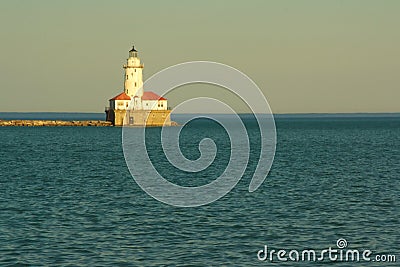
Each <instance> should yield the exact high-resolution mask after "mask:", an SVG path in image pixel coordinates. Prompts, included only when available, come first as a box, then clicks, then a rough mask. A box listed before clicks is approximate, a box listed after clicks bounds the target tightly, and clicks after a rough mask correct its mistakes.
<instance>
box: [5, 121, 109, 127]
mask: <svg viewBox="0 0 400 267" xmlns="http://www.w3.org/2000/svg"><path fill="white" fill-rule="evenodd" d="M0 126H97V127H104V126H112V123H111V122H109V121H60V120H55V121H51V120H0Z"/></svg>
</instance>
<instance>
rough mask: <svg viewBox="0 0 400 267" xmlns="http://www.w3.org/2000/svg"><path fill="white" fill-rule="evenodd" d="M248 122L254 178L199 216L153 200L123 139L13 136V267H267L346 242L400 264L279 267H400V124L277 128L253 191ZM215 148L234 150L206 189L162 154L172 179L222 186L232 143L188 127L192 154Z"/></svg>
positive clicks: (7, 230)
mask: <svg viewBox="0 0 400 267" xmlns="http://www.w3.org/2000/svg"><path fill="white" fill-rule="evenodd" d="M79 116H80V118H82V117H85V116H87V117H88V119H91V118H89V117H90V115H79ZM79 116H78V117H79ZM96 116H97V115H96ZM67 117H68V116H67ZM68 118H70V117H68ZM96 118H97V117H96ZM52 119H57V118H52ZM176 120H178V121H179V116H178V118H177V119H176ZM244 120H245V124H246V127H247V130H248V132H249V135H250V137H251V140H250V141H251V151H252V154H251V156H250V163H249V166H248V168H247V170H246V173H245V175H244V177H243V178H242V179H241V181H240V182H239V184H238V185H237V186H236V187H235V188H234V189H233V190H232V191H231V192H230V193H229V194H227V195H226V196H225V197H223V198H221V199H220V200H218V201H216V202H214V203H212V204H209V205H206V206H202V207H197V208H177V207H173V206H169V205H166V204H162V203H160V202H158V201H156V200H154V199H153V198H151V197H150V196H148V195H147V194H146V193H144V192H143V191H142V190H141V189H140V188H139V186H138V185H137V184H136V183H135V182H134V180H133V178H132V177H131V176H130V173H129V171H128V169H127V167H126V164H125V160H124V156H123V152H122V147H121V128H113V127H104V128H102V127H99V128H96V127H93V128H91V127H1V128H0V144H1V149H0V159H1V161H0V169H1V172H0V203H1V207H0V208H1V211H0V266H267V265H271V263H269V262H268V261H267V262H261V261H259V260H258V259H257V252H258V251H259V250H260V249H263V247H264V245H268V247H269V248H271V249H276V250H278V249H286V250H291V249H297V250H302V249H315V250H322V249H326V248H328V247H333V248H336V240H337V239H339V238H345V239H346V240H347V242H348V248H351V249H360V250H362V249H364V250H365V249H370V250H372V251H373V253H374V254H394V255H396V256H397V263H392V264H389V263H378V262H368V263H359V264H356V263H345V262H336V263H332V262H323V263H322V262H319V263H310V262H297V263H294V262H290V263H287V264H283V263H282V262H279V263H276V264H274V265H275V266H281V265H286V266H310V265H312V266H319V265H327V264H333V265H335V266H354V265H356V266H397V265H398V262H399V261H400V253H399V252H400V230H399V225H400V201H399V192H400V177H399V174H400V164H399V162H400V116H395V115H390V116H374V115H370V116H342V117H341V116H333V117H324V116H298V117H296V116H293V115H291V116H286V117H285V116H277V119H276V124H277V137H278V143H277V152H276V158H275V161H274V163H273V167H272V170H271V172H270V174H269V176H268V178H267V179H266V181H265V182H264V184H263V185H262V186H261V187H260V188H259V189H258V190H257V191H255V192H253V193H249V192H248V185H249V182H250V179H251V175H252V171H254V168H255V166H256V163H257V156H258V150H257V147H258V143H259V137H258V130H257V124H256V123H255V122H254V121H253V120H252V118H251V116H248V117H245V119H244ZM149 134H150V136H149V138H150V139H151V138H156V137H157V136H158V135H159V129H157V128H153V129H151V130H150V131H149ZM204 137H211V138H215V139H217V140H218V142H217V144H218V145H219V148H220V147H222V148H220V150H219V153H218V154H217V157H216V161H215V162H214V163H213V165H212V166H210V169H209V170H205V171H204V172H202V175H201V177H196V175H192V176H187V177H189V178H190V179H186V180H183V179H182V180H180V178H179V177H183V176H184V175H182V174H180V175H178V174H176V173H175V172H176V171H178V170H177V169H176V168H174V167H172V166H169V165H168V164H167V163H166V162H165V158H164V156H163V155H161V154H159V153H150V154H151V155H150V156H151V158H152V160H153V161H154V162H155V165H157V166H156V167H158V168H159V169H160V170H162V172H164V174H166V175H169V176H170V177H171V178H170V179H171V181H172V180H173V181H174V182H176V183H181V184H183V185H199V183H200V184H204V183H208V182H210V181H211V180H212V177H213V175H218V174H220V172H222V171H223V168H224V166H225V165H226V163H227V161H228V157H229V153H227V152H228V150H229V149H227V148H229V144H228V143H226V141H227V140H226V141H225V143H224V141H223V140H224V139H226V138H225V137H227V135H226V133H225V132H224V131H223V130H222V129H221V128H220V127H219V126H218V124H215V123H211V122H209V121H204V120H199V121H197V122H194V123H192V124H191V125H189V126H188V127H186V128H185V129H184V132H183V133H182V140H183V141H182V142H183V143H182V152H183V153H184V154H185V155H186V156H187V157H188V158H191V157H192V159H194V158H196V157H198V156H199V152H198V150H197V144H198V143H197V142H198V141H199V140H200V139H201V138H204ZM221 140H222V141H221ZM155 144H156V142H155V143H154V145H155ZM154 151H157V147H154ZM175 174H176V175H175ZM174 177H175V178H174ZM185 177H186V176H185ZM174 179H175V180H174Z"/></svg>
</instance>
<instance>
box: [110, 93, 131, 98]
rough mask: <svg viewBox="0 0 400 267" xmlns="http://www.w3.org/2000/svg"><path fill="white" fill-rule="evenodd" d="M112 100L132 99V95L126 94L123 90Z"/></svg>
mask: <svg viewBox="0 0 400 267" xmlns="http://www.w3.org/2000/svg"><path fill="white" fill-rule="evenodd" d="M110 100H131V97H130V96H129V95H127V94H125V92H122V93H120V94H119V95H117V96H114V97H113V98H111V99H110Z"/></svg>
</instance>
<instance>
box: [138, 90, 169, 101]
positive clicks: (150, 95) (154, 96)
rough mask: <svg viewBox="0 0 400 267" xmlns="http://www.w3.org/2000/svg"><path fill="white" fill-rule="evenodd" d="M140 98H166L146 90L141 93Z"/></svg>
mask: <svg viewBox="0 0 400 267" xmlns="http://www.w3.org/2000/svg"><path fill="white" fill-rule="evenodd" d="M142 100H167V99H166V98H164V97H162V96H159V95H157V94H156V93H154V92H150V91H148V92H144V93H143V96H142Z"/></svg>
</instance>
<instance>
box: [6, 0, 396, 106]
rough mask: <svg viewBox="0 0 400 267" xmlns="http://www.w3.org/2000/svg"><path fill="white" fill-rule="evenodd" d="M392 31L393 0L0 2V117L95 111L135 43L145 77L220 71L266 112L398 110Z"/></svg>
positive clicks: (118, 82) (117, 85) (113, 88)
mask: <svg viewBox="0 0 400 267" xmlns="http://www.w3.org/2000/svg"><path fill="white" fill-rule="evenodd" d="M399 26H400V1H398V0H393V1H389V0H376V1H368V0H359V1H354V0H346V1H339V0H337V1H333V0H332V1H320V0H314V1H282V0H279V1H205V0H202V1H133V0H127V1H122V0H121V1H98V0H94V1H88V0H86V1H70V0H69V1H54V0H48V1H40V0H36V1H16V0H9V1H6V0H2V1H1V2H0V33H1V42H0V47H1V49H0V75H1V79H0V111H24V112H26V111H28V112H29V111H61V112H63V111H69V112H103V111H104V106H105V105H107V100H108V99H109V98H110V97H112V96H114V95H116V94H117V93H119V92H120V91H122V90H123V69H122V65H123V64H125V60H126V58H127V55H128V50H129V49H130V48H131V45H132V44H135V46H136V47H137V49H138V50H139V55H140V58H141V59H142V61H143V62H144V64H145V69H144V77H145V79H146V78H148V77H150V76H151V75H152V74H154V73H156V72H158V71H160V70H162V69H163V68H165V67H168V66H171V65H174V64H177V63H181V62H185V61H193V60H210V61H216V62H221V63H225V64H228V65H231V66H233V67H235V68H237V69H239V70H241V71H242V72H244V73H246V74H247V75H248V76H249V77H251V78H252V79H253V80H254V81H255V82H256V83H257V85H258V86H259V87H260V88H261V89H262V90H263V92H264V94H265V96H266V97H267V99H268V101H269V103H270V105H271V108H272V110H273V112H274V113H307V112H400V103H399V102H400V101H399V99H400V30H399ZM186 87H187V91H188V92H189V91H192V92H197V93H198V94H199V95H201V94H203V95H204V94H206V95H207V94H212V92H214V93H215V92H217V91H214V89H215V88H210V87H207V86H201V85H196V86H186ZM184 89H185V87H182V88H181V90H184ZM154 91H157V90H156V88H154ZM210 92H211V93H210ZM215 94H216V95H219V96H220V98H221V97H222V98H226V99H231V98H230V97H228V96H225V95H224V93H223V92H218V93H215ZM169 100H170V102H171V104H172V105H174V104H176V103H177V102H179V94H177V93H175V96H174V94H171V95H169Z"/></svg>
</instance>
